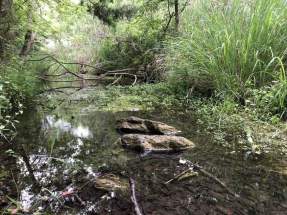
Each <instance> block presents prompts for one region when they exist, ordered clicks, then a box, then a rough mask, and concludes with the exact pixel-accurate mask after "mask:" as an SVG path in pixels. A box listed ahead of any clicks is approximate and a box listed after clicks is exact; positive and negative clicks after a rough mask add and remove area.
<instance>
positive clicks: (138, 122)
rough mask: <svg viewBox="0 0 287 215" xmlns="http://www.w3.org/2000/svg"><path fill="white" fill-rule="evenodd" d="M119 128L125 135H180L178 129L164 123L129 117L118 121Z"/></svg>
mask: <svg viewBox="0 0 287 215" xmlns="http://www.w3.org/2000/svg"><path fill="white" fill-rule="evenodd" d="M117 128H118V130H119V131H120V132H123V133H141V134H157V135H175V134H177V133H180V131H179V130H177V129H176V128H174V127H172V126H170V125H167V124H165V123H162V122H158V121H152V120H148V119H141V118H138V117H134V116H131V117H128V118H125V119H121V120H119V121H118V125H117Z"/></svg>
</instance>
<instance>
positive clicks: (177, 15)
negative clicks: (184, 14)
mask: <svg viewBox="0 0 287 215" xmlns="http://www.w3.org/2000/svg"><path fill="white" fill-rule="evenodd" d="M178 1H179V0H174V18H175V30H176V32H178V31H179V2H178Z"/></svg>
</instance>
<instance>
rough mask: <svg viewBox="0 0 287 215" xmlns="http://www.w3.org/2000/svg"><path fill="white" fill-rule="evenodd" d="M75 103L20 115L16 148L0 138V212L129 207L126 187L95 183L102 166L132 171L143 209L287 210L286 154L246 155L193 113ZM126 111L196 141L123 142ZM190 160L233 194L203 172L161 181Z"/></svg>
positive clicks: (163, 212)
mask: <svg viewBox="0 0 287 215" xmlns="http://www.w3.org/2000/svg"><path fill="white" fill-rule="evenodd" d="M75 106H76V104H71V105H70V106H69V107H68V108H67V107H66V108H64V109H61V110H60V111H57V112H55V111H51V112H45V113H39V112H37V111H36V110H31V111H28V112H27V113H26V114H25V117H23V118H22V119H21V123H20V126H19V129H18V135H17V137H16V138H15V140H14V143H13V144H14V146H13V148H14V150H13V151H8V152H7V149H8V148H9V147H8V146H1V150H0V155H1V156H0V162H1V164H0V167H1V175H0V211H2V212H3V214H5V213H6V212H7V211H8V209H13V208H17V206H18V209H19V208H21V210H20V209H19V210H17V211H16V212H17V213H18V214H33V213H37V214H115V215H118V214H119V215H121V214H123V215H128V214H134V207H133V204H132V202H131V199H130V196H131V195H130V192H126V193H121V192H116V191H110V192H109V191H106V190H101V189H98V188H96V187H95V186H94V185H93V182H94V179H95V178H97V177H99V176H101V175H102V174H113V175H116V176H119V177H120V178H123V179H125V180H126V181H128V180H129V178H133V179H134V181H135V191H136V197H137V201H138V203H139V205H140V207H141V209H142V212H143V213H144V214H146V215H167V214H178V215H184V214H227V215H229V214H230V215H231V214H287V162H286V160H285V159H284V158H280V157H276V158H275V156H269V155H268V156H267V155H266V156H260V157H258V158H256V159H249V158H248V159H247V158H246V156H245V154H244V153H241V152H240V151H237V150H236V149H234V150H231V149H230V148H229V149H227V148H224V147H222V146H220V145H216V144H214V143H213V141H212V138H211V137H210V135H206V134H204V133H201V132H200V131H199V129H198V127H197V125H196V123H195V119H194V116H193V115H192V114H191V113H182V112H177V111H171V112H169V111H164V112H162V111H127V112H105V111H98V110H93V109H87V108H85V107H84V106H83V107H82V108H79V107H77V108H75ZM128 116H138V117H142V118H147V119H152V120H158V121H161V122H164V123H168V124H169V125H172V126H174V127H176V128H178V129H180V130H181V131H182V136H184V137H186V138H188V139H190V140H192V141H193V142H194V143H195V144H196V147H195V148H194V149H191V150H188V151H185V152H182V153H176V154H151V153H143V154H139V153H136V152H133V151H128V150H125V149H123V148H122V147H121V146H120V145H119V144H118V143H117V142H116V141H117V139H118V138H119V137H120V134H119V133H118V132H117V131H116V121H117V120H118V119H121V118H123V117H128ZM20 155H21V156H20ZM190 163H195V164H197V165H200V166H202V167H203V168H204V169H205V170H207V171H208V172H210V173H212V174H213V175H214V176H216V177H217V178H219V179H220V180H221V181H222V182H224V183H225V184H226V186H227V187H228V188H229V189H231V190H233V191H234V192H236V193H237V194H238V197H236V196H232V195H230V194H229V193H228V192H226V190H225V189H224V188H223V187H222V186H220V185H219V184H218V183H216V182H215V181H214V180H212V179H211V178H208V177H206V176H204V175H200V174H199V175H198V176H195V177H191V178H187V179H186V180H181V181H175V182H174V183H169V184H166V183H165V182H167V181H168V180H170V179H172V178H174V177H175V176H176V175H177V174H179V173H181V172H182V171H184V170H186V169H188V168H189V164H190ZM16 202H18V203H17V204H16ZM10 211H11V210H10ZM14 212H15V211H14ZM7 213H8V212H7Z"/></svg>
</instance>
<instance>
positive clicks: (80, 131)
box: [42, 115, 93, 139]
mask: <svg viewBox="0 0 287 215" xmlns="http://www.w3.org/2000/svg"><path fill="white" fill-rule="evenodd" d="M42 129H43V130H49V129H56V130H57V131H59V132H61V133H69V134H71V135H72V136H74V137H77V138H83V139H91V138H93V134H92V132H91V131H90V129H89V127H85V126H83V125H82V124H81V123H80V124H78V125H77V126H73V125H72V124H71V123H70V122H68V121H65V120H63V119H56V117H55V116H52V115H48V116H46V117H45V118H44V120H43V122H42Z"/></svg>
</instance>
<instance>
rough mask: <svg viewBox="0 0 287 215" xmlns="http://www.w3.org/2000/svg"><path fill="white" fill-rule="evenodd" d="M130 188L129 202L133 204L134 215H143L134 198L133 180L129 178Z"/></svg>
mask: <svg viewBox="0 0 287 215" xmlns="http://www.w3.org/2000/svg"><path fill="white" fill-rule="evenodd" d="M130 187H131V200H132V203H133V204H134V209H135V213H136V215H143V213H142V211H141V209H140V207H139V204H138V202H137V198H136V191H135V180H134V179H132V178H130Z"/></svg>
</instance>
